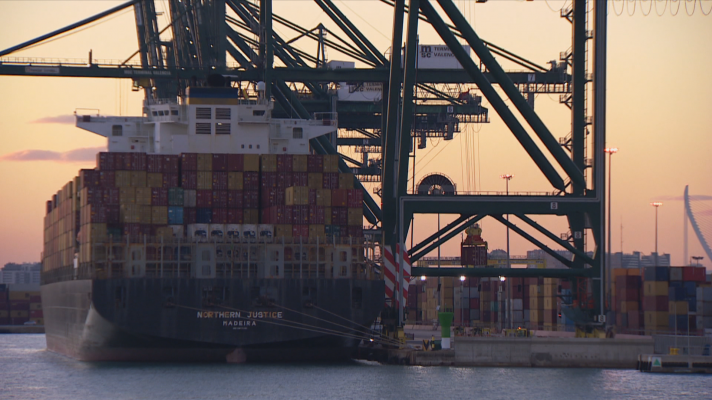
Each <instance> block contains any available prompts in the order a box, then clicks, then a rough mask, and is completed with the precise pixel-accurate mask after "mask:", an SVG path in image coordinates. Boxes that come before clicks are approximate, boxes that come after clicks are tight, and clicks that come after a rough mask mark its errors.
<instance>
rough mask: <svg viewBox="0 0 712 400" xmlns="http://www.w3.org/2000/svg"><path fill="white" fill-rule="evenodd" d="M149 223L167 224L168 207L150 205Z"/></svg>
mask: <svg viewBox="0 0 712 400" xmlns="http://www.w3.org/2000/svg"><path fill="white" fill-rule="evenodd" d="M151 224H153V225H168V207H166V206H153V207H151Z"/></svg>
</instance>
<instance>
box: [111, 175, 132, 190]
mask: <svg viewBox="0 0 712 400" xmlns="http://www.w3.org/2000/svg"><path fill="white" fill-rule="evenodd" d="M114 186H116V187H120V188H123V187H129V186H131V171H116V172H114Z"/></svg>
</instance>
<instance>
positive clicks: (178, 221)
mask: <svg viewBox="0 0 712 400" xmlns="http://www.w3.org/2000/svg"><path fill="white" fill-rule="evenodd" d="M168 225H183V207H168Z"/></svg>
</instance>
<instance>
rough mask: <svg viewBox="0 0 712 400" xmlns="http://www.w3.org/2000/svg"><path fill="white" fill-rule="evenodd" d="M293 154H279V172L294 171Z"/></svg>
mask: <svg viewBox="0 0 712 400" xmlns="http://www.w3.org/2000/svg"><path fill="white" fill-rule="evenodd" d="M292 162H293V161H292V155H291V154H277V172H292Z"/></svg>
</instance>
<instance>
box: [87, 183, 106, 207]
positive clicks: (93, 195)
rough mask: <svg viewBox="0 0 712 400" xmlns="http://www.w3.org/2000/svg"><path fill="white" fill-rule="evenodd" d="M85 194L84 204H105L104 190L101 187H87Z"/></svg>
mask: <svg viewBox="0 0 712 400" xmlns="http://www.w3.org/2000/svg"><path fill="white" fill-rule="evenodd" d="M83 192H84V199H82V203H83V204H95V205H99V204H103V203H104V189H102V188H99V187H87V188H86V190H83Z"/></svg>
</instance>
